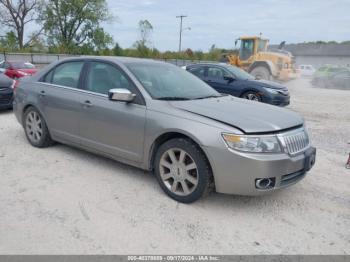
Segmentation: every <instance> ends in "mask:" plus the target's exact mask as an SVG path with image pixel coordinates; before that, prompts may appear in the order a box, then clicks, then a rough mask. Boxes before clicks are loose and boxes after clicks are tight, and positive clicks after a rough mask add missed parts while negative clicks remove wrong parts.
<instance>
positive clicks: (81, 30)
mask: <svg viewBox="0 0 350 262" xmlns="http://www.w3.org/2000/svg"><path fill="white" fill-rule="evenodd" d="M116 19H117V18H116V17H114V16H113V15H112V14H111V13H110V11H109V9H108V6H107V3H106V0H0V51H1V52H3V51H7V52H18V51H20V52H44V53H66V54H78V55H115V56H130V57H148V58H160V59H177V58H181V59H192V60H215V61H217V60H219V58H220V57H221V54H222V53H223V52H226V51H227V50H223V49H219V48H216V47H215V45H213V46H212V47H211V48H210V50H209V52H203V51H200V50H199V51H193V50H191V49H186V50H184V51H183V52H181V53H179V52H173V51H166V52H160V51H159V50H158V49H157V48H155V47H153V46H152V43H151V36H152V33H153V25H152V24H151V22H150V21H148V20H140V21H139V23H138V29H139V39H137V40H136V41H135V43H134V44H133V46H132V47H129V48H122V47H121V46H120V45H119V44H118V43H117V42H115V41H114V39H113V37H112V36H111V35H110V34H109V33H108V32H106V31H105V30H104V29H103V27H102V26H101V25H102V24H103V23H104V22H114V21H115V20H116Z"/></svg>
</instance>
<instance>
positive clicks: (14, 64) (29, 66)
mask: <svg viewBox="0 0 350 262" xmlns="http://www.w3.org/2000/svg"><path fill="white" fill-rule="evenodd" d="M11 64H12V67H13V68H15V69H35V66H34V65H32V64H30V63H22V62H12V63H11Z"/></svg>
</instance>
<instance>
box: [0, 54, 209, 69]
mask: <svg viewBox="0 0 350 262" xmlns="http://www.w3.org/2000/svg"><path fill="white" fill-rule="evenodd" d="M68 57H77V55H67V54H38V53H7V52H3V53H0V61H4V60H5V61H13V62H15V61H23V62H30V63H32V64H35V65H37V66H39V67H40V66H45V65H47V64H50V63H52V62H55V61H57V60H62V59H64V58H68ZM156 60H159V61H164V62H167V63H171V64H174V65H177V66H186V65H189V64H198V63H210V62H211V63H212V62H213V61H204V60H184V59H156Z"/></svg>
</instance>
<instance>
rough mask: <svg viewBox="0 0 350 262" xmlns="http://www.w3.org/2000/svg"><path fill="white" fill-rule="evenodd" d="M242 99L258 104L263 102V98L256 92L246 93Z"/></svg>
mask: <svg viewBox="0 0 350 262" xmlns="http://www.w3.org/2000/svg"><path fill="white" fill-rule="evenodd" d="M241 98H244V99H247V100H252V101H256V102H261V101H262V99H261V96H260V95H259V94H258V93H257V92H255V91H248V92H245V93H244V94H243V95H242V96H241Z"/></svg>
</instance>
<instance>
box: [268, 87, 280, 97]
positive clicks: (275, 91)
mask: <svg viewBox="0 0 350 262" xmlns="http://www.w3.org/2000/svg"><path fill="white" fill-rule="evenodd" d="M265 89H266V91H267V92H269V93H271V94H274V95H277V94H279V92H278V90H277V89H272V88H268V87H265Z"/></svg>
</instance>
